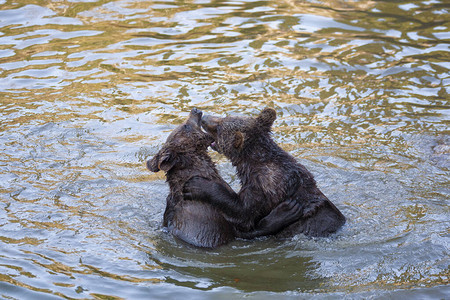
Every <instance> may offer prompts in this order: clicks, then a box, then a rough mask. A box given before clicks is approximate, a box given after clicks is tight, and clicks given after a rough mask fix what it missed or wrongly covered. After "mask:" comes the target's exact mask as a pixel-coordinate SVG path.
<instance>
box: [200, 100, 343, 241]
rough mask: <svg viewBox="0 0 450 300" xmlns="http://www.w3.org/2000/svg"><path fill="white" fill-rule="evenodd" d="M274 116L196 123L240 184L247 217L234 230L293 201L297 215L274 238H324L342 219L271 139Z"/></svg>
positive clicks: (310, 178) (306, 173) (266, 113)
mask: <svg viewBox="0 0 450 300" xmlns="http://www.w3.org/2000/svg"><path fill="white" fill-rule="evenodd" d="M275 118H276V113H275V110H273V109H270V108H266V109H264V110H263V111H262V112H261V113H260V115H259V116H257V117H256V118H254V117H236V116H228V117H225V118H218V117H212V116H204V117H203V119H202V126H203V128H204V129H205V130H206V131H208V132H209V133H211V134H212V135H213V137H214V138H215V143H214V144H213V145H214V148H215V149H216V150H217V151H218V152H220V153H223V154H224V155H225V156H226V157H227V158H229V159H230V161H231V163H232V164H233V166H235V167H236V170H237V174H238V176H239V179H240V181H241V186H242V187H241V190H240V191H239V193H238V194H239V197H240V199H241V202H242V209H241V212H242V214H244V215H247V216H251V217H252V218H253V219H247V220H248V221H247V222H243V223H241V224H240V226H241V227H242V228H249V227H251V226H252V223H254V222H257V221H258V219H259V218H261V217H262V216H264V215H266V214H267V213H268V212H270V211H271V210H272V209H273V208H274V207H275V206H276V205H277V204H279V203H280V202H282V201H285V200H286V199H294V200H296V201H297V202H298V203H299V204H300V205H301V207H302V217H301V218H300V220H298V221H297V222H295V223H293V224H292V225H290V226H289V227H288V228H286V229H284V230H283V231H282V232H281V233H280V235H282V236H292V235H295V234H298V233H304V234H306V235H309V236H327V235H329V234H331V233H333V232H335V231H336V230H338V229H339V228H340V227H341V226H342V225H343V224H344V223H345V217H344V216H343V215H342V213H341V212H340V211H339V210H338V209H337V208H336V207H335V206H334V204H333V203H332V202H331V201H330V200H328V198H327V197H326V196H325V195H324V194H323V193H322V192H321V191H320V190H319V189H318V187H317V185H316V181H315V180H314V177H313V175H312V174H311V173H310V172H309V171H308V170H307V169H306V168H305V167H304V166H303V165H302V164H300V163H298V162H297V160H296V159H295V158H294V157H293V156H291V155H290V154H289V153H287V152H286V151H284V150H283V149H281V148H280V147H279V146H278V145H277V144H276V143H275V142H274V141H273V139H272V137H271V126H272V124H273V122H274V120H275Z"/></svg>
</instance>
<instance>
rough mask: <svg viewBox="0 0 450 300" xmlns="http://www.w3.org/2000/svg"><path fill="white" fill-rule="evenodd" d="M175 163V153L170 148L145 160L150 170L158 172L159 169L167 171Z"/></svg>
mask: <svg viewBox="0 0 450 300" xmlns="http://www.w3.org/2000/svg"><path fill="white" fill-rule="evenodd" d="M175 163H176V159H175V154H174V153H173V152H172V151H170V150H163V151H160V152H158V154H156V155H155V157H153V158H152V159H150V160H148V161H147V168H148V169H149V170H150V171H152V172H158V171H159V170H163V171H165V172H168V171H169V170H170V169H172V168H173V166H174V165H175Z"/></svg>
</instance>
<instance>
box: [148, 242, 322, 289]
mask: <svg viewBox="0 0 450 300" xmlns="http://www.w3.org/2000/svg"><path fill="white" fill-rule="evenodd" d="M292 248H293V245H292V243H291V244H289V243H288V244H286V243H284V242H280V241H274V240H272V239H266V240H262V241H252V242H248V241H235V242H232V243H231V244H230V245H227V246H224V247H221V248H220V249H216V250H204V249H196V248H193V247H190V246H189V245H186V244H184V243H183V242H181V241H174V239H173V238H171V237H167V236H165V237H163V238H161V240H159V241H158V242H157V244H156V245H155V252H154V253H149V254H148V256H149V259H150V260H151V261H154V262H155V263H157V264H158V265H159V266H161V267H163V268H165V269H167V270H173V271H175V272H176V273H175V274H173V275H170V276H169V277H168V278H166V282H168V283H173V284H176V285H178V286H185V287H189V288H193V289H200V290H213V289H215V288H218V287H224V286H228V287H232V288H235V289H237V290H240V291H245V292H254V291H270V292H285V291H314V290H317V289H319V288H320V287H321V286H322V284H323V281H324V280H323V279H322V278H315V277H314V276H312V272H311V271H312V270H313V269H314V268H315V263H313V262H312V258H311V257H308V256H301V255H295V254H293V253H292ZM308 274H310V275H308Z"/></svg>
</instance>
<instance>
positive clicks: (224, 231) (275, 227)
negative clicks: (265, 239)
mask: <svg viewBox="0 0 450 300" xmlns="http://www.w3.org/2000/svg"><path fill="white" fill-rule="evenodd" d="M202 114H203V113H202V111H200V110H198V109H195V108H194V109H192V111H191V112H190V114H189V117H188V118H187V120H186V121H185V122H184V123H183V124H181V125H180V126H178V127H177V128H175V129H174V130H173V131H172V132H171V134H170V135H169V136H168V138H167V140H166V142H165V143H164V145H163V146H162V148H161V150H160V151H159V152H158V153H157V154H156V155H155V156H154V157H153V158H152V159H150V160H148V161H147V168H148V169H149V170H150V171H152V172H158V171H160V170H162V171H164V172H165V174H166V180H167V182H168V184H169V187H170V192H169V195H168V196H167V199H166V209H165V212H164V219H163V226H165V227H167V228H168V230H169V232H171V233H172V234H173V235H174V236H176V237H178V238H179V239H181V240H183V241H185V242H187V243H189V244H191V245H194V246H197V247H206V248H215V247H218V246H221V245H224V244H226V243H228V242H230V241H231V240H233V239H234V238H236V237H239V238H247V239H250V238H255V237H259V236H265V235H272V234H276V233H277V232H279V231H280V230H282V229H283V228H285V227H286V226H288V225H290V224H292V223H293V222H295V221H296V220H298V219H299V218H300V208H301V207H300V205H299V204H298V203H297V202H295V201H284V202H281V201H280V203H279V205H277V206H275V205H274V206H273V209H271V210H266V211H265V212H266V213H265V214H264V215H261V214H260V213H258V216H248V215H243V214H241V213H240V212H239V213H236V211H235V210H234V209H232V210H229V211H228V210H224V209H222V207H221V206H216V205H214V204H213V203H215V202H219V203H227V202H230V203H232V202H233V201H234V200H235V198H236V197H237V195H236V193H235V192H234V191H233V190H232V189H231V187H230V186H229V185H228V184H227V183H226V182H225V181H224V180H223V179H222V178H221V177H220V175H219V173H218V171H217V169H216V167H215V165H214V163H213V162H212V160H211V158H210V157H209V155H208V153H207V149H208V147H209V145H210V144H211V143H212V142H213V141H214V140H213V138H212V136H211V135H210V134H208V133H206V132H204V131H203V130H202V129H201V124H200V122H201V118H202ZM195 179H199V180H205V181H206V182H207V183H208V184H209V183H214V185H215V187H216V188H217V189H219V190H220V193H217V194H211V195H210V196H207V197H201V198H196V197H190V199H186V198H185V197H184V195H183V189H184V185H185V183H186V182H188V181H189V180H195ZM207 188H208V187H207V186H197V189H198V190H200V191H201V190H202V189H207ZM224 191H225V192H224ZM248 213H250V214H251V213H252V212H251V211H249V212H248ZM249 219H251V220H257V222H256V223H252V224H250V223H251V222H249V221H248V220H249ZM244 222H246V223H248V224H249V226H248V227H247V228H241V226H239V224H241V223H244Z"/></svg>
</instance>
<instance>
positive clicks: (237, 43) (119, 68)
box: [0, 0, 450, 299]
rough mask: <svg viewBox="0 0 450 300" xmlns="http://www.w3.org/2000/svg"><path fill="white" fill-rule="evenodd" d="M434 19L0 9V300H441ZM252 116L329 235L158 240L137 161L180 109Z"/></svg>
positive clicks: (410, 4) (445, 245)
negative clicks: (268, 119)
mask: <svg viewBox="0 0 450 300" xmlns="http://www.w3.org/2000/svg"><path fill="white" fill-rule="evenodd" d="M449 20H450V19H449V11H448V4H446V2H445V1H440V0H430V1H395V2H394V1H338V0H334V1H251V0H244V1H208V0H198V1H136V0H134V1H127V0H124V1H107V0H102V1H95V0H85V1H83V0H80V1H77V0H71V1H41V0H35V1H30V0H16V1H9V0H0V116H1V122H0V297H2V298H10V299H31V298H32V299H37V298H38V297H41V298H45V299H50V298H75V299H85V298H88V299H95V298H101V299H104V298H108V299H115V298H127V299H136V298H148V299H150V298H151V299H161V298H164V299H166V298H167V297H171V298H180V297H183V298H189V299H199V298H212V297H214V298H217V297H220V298H224V299H225V298H226V299H228V298H250V299H253V298H254V299H272V298H273V297H274V296H277V297H283V298H292V299H298V298H302V297H305V298H310V297H317V298H322V297H325V296H326V297H329V298H333V299H334V298H336V299H341V298H342V297H349V298H369V299H370V298H405V299H414V298H416V299H424V298H430V299H441V298H442V299H443V298H449V297H450V289H449V287H448V286H449V236H450V235H449V234H450V233H449V217H448V216H449V201H448V199H449V166H450V163H449V155H450V137H449V131H448V127H449V120H450V105H449V98H450V97H449V85H450V76H449V68H450V63H449V61H450V55H449V41H450V34H449V23H450V22H449ZM265 106H269V107H273V108H275V109H276V111H277V114H278V119H277V120H276V122H275V125H274V133H273V136H274V139H275V140H276V141H277V142H278V143H279V144H280V145H281V146H282V147H283V148H284V149H285V150H287V151H289V152H290V153H292V154H293V155H294V156H295V157H296V158H297V159H298V160H299V161H300V162H301V163H303V164H304V165H306V166H307V167H308V168H309V169H310V171H312V173H313V174H314V175H315V177H316V180H317V182H318V184H319V186H320V188H321V189H322V191H323V192H324V193H325V194H326V195H327V196H328V197H329V198H330V199H331V200H332V201H333V202H334V203H335V204H336V205H337V206H338V207H339V208H340V209H341V210H342V212H343V213H344V214H345V215H346V216H347V218H348V222H347V224H346V226H345V227H344V228H343V230H341V231H340V232H339V233H338V234H336V235H335V236H333V237H331V238H320V239H311V238H307V237H304V236H296V237H295V238H293V239H292V240H287V241H279V240H275V239H272V238H268V239H262V240H257V241H250V242H249V241H235V242H233V243H231V244H230V245H227V246H225V247H222V248H219V249H216V250H208V251H205V250H199V249H195V248H192V247H190V246H187V245H185V244H182V243H181V242H179V241H176V240H174V239H173V238H172V236H171V235H170V234H168V233H167V232H165V231H164V229H163V228H162V227H161V220H162V213H163V210H164V207H165V197H166V195H167V193H168V187H167V185H166V184H165V182H164V177H163V174H162V173H157V174H153V173H150V172H149V171H147V170H146V169H145V161H146V160H147V159H149V158H150V157H152V156H153V155H154V154H155V153H156V152H157V151H158V149H159V148H160V147H161V145H162V143H163V142H164V140H165V138H166V137H167V135H168V134H169V133H170V131H171V130H172V129H173V128H174V127H175V126H176V125H177V124H179V123H180V122H181V121H182V120H183V119H184V118H185V117H186V116H187V115H188V112H189V110H190V109H191V108H192V107H198V108H200V109H202V110H204V111H206V112H209V113H214V114H217V115H224V114H245V115H254V114H257V113H258V112H259V111H260V110H261V109H262V108H263V107H265ZM211 155H212V156H213V159H214V160H215V161H216V162H217V163H218V168H219V170H220V172H221V174H222V176H223V177H224V178H225V179H226V180H227V181H228V182H230V184H231V185H232V186H233V188H235V189H236V190H238V189H239V181H238V179H237V178H236V176H235V170H234V169H233V168H232V166H231V165H230V163H229V162H228V161H227V160H226V159H225V158H224V157H222V156H220V155H218V154H216V153H213V152H211Z"/></svg>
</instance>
